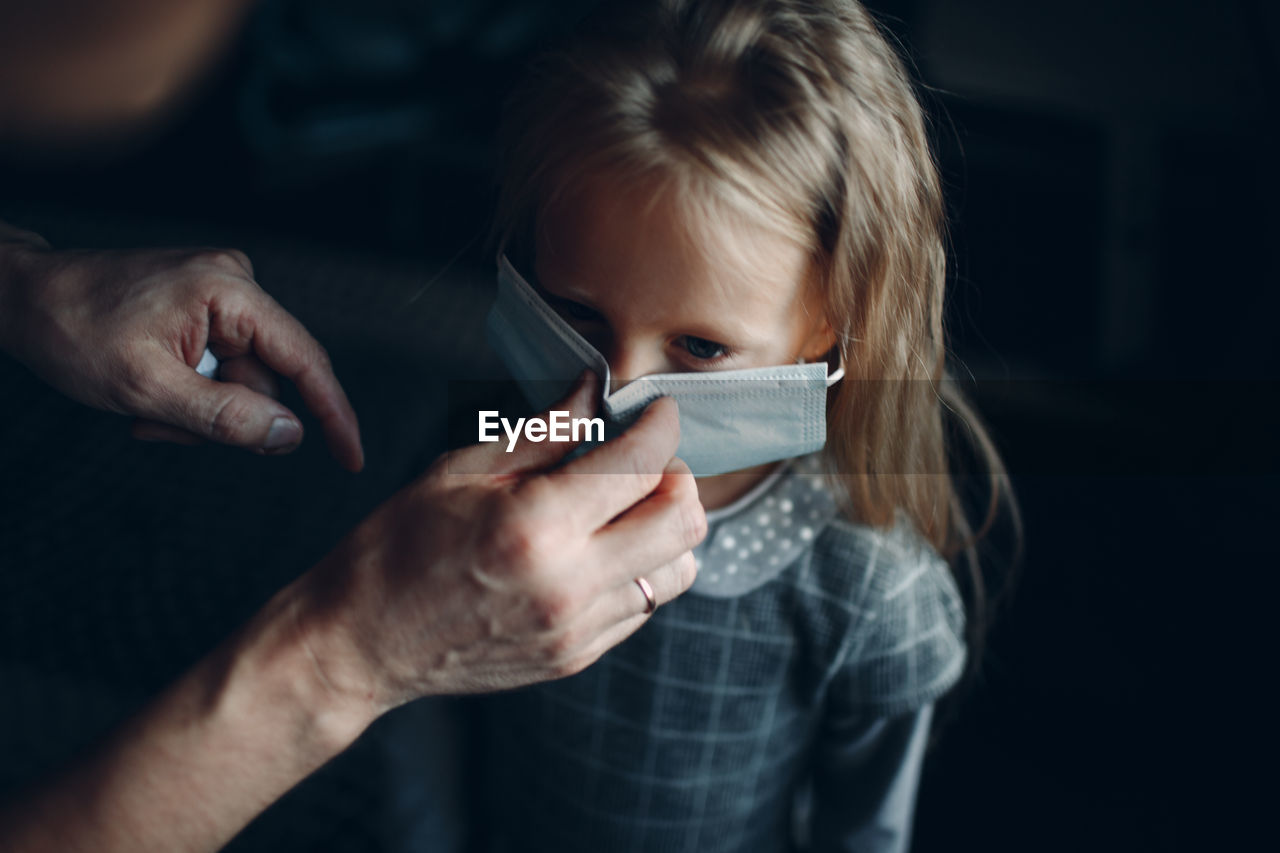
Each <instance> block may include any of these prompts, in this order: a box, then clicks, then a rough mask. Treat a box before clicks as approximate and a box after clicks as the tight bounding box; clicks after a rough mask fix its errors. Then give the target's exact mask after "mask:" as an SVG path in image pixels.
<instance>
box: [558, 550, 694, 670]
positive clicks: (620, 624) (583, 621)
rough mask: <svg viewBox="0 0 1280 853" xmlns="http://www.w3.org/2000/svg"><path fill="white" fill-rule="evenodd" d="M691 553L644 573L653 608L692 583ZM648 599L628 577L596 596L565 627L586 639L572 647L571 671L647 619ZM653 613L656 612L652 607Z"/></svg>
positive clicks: (633, 631)
mask: <svg viewBox="0 0 1280 853" xmlns="http://www.w3.org/2000/svg"><path fill="white" fill-rule="evenodd" d="M695 574H696V573H695V569H694V564H693V555H692V554H684V555H683V556H681V557H680V558H679V559H676V560H673V561H672V562H670V563H668V564H667V565H665V566H661V567H659V568H657V569H654V570H652V571H651V572H649V573H648V574H647V575H644V578H645V580H646V581H648V583H649V586H650V588H651V589H652V590H653V597H654V600H655V601H656V602H657V607H662V606H663V605H666V604H669V603H670V602H672V601H674V600H675V599H676V598H678V597H679V596H680V595H681V594H683V593H684V592H685V591H687V590H688V589H689V587H690V586H692V585H693V581H694V577H695ZM648 604H649V602H648V599H647V598H646V597H645V594H644V592H643V591H642V590H641V589H640V584H639V583H637V582H636V580H635V579H634V578H633V579H629V580H628V581H626V582H625V583H623V584H620V585H618V586H616V587H614V588H613V589H611V590H610V591H609V592H608V593H606V594H605V595H603V596H601V597H599V598H598V599H596V601H595V602H593V603H592V604H591V605H590V606H589V607H588V608H587V609H586V611H584V612H583V614H582V615H581V616H580V617H579V618H578V620H577V622H576V624H574V625H572V626H569V627H568V628H566V632H568V633H569V634H570V635H571V636H573V635H576V636H579V637H586V638H589V639H588V640H587V642H586V643H585V645H584V646H583V647H582V648H580V649H578V650H576V652H575V654H574V661H575V663H574V665H573V666H571V667H570V669H572V670H575V671H576V670H578V669H581V668H584V667H586V666H589V665H590V664H591V663H592V662H594V661H595V660H597V659H598V658H599V657H600V656H601V655H602V654H604V653H605V652H607V651H608V650H609V649H611V648H613V647H614V646H616V645H617V644H618V643H620V642H622V641H623V640H625V639H626V638H627V637H629V636H631V634H633V633H635V631H636V630H637V629H638V628H639V627H640V626H641V625H643V624H644V623H645V622H647V621H648V620H649V617H650V616H652V615H653V614H652V613H650V612H648ZM654 612H657V608H655V610H654Z"/></svg>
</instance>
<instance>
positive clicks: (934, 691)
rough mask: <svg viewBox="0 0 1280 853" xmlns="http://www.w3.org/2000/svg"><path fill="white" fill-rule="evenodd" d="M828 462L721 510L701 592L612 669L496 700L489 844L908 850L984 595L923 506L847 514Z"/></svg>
mask: <svg viewBox="0 0 1280 853" xmlns="http://www.w3.org/2000/svg"><path fill="white" fill-rule="evenodd" d="M817 466H818V460H817V458H816V457H807V458H804V459H800V460H793V461H792V462H791V463H788V464H787V465H785V466H783V467H782V468H781V469H780V470H779V471H777V472H775V473H774V475H772V476H771V477H770V478H769V479H768V480H766V481H765V482H764V483H762V484H761V486H760V487H757V488H756V489H754V490H753V491H752V493H750V494H748V495H746V496H745V497H744V498H742V499H740V500H738V501H736V502H735V503H734V505H733V506H731V507H727V508H725V509H724V510H720V511H717V512H715V513H712V514H710V517H709V521H710V530H709V533H708V536H707V538H706V540H705V541H704V542H703V544H702V545H700V546H699V548H698V550H697V551H695V555H696V556H697V558H698V560H699V564H700V568H699V574H698V580H697V582H696V583H695V585H694V587H693V589H692V590H691V591H690V592H689V593H687V594H685V595H684V596H683V597H681V598H680V599H678V600H676V601H674V602H672V603H670V604H668V605H666V606H664V607H662V608H660V609H659V610H658V612H657V613H655V614H654V616H653V618H652V619H651V620H650V621H649V623H647V624H646V625H645V626H644V627H643V628H642V629H641V630H639V631H638V632H636V634H635V635H633V636H632V637H631V638H629V639H628V640H627V641H626V642H624V643H622V644H621V645H620V646H618V647H617V648H615V649H614V650H612V651H610V652H609V653H608V654H606V655H605V656H604V657H602V658H601V659H600V660H599V661H598V662H597V663H596V664H594V665H593V666H591V667H589V668H588V669H587V670H585V671H584V672H582V673H580V674H578V675H576V676H573V677H571V678H567V679H563V680H560V681H556V682H552V683H549V684H543V685H538V686H534V687H530V688H527V689H523V690H519V691H515V692H512V693H507V694H504V695H501V696H497V697H493V698H491V699H488V700H486V701H485V704H484V708H485V711H486V713H485V718H484V719H485V723H484V731H485V744H486V750H487V760H486V762H485V767H486V770H487V772H486V774H485V775H486V785H485V793H486V797H485V802H484V811H483V814H484V816H485V820H484V821H483V827H482V833H481V834H482V839H481V841H482V843H481V846H482V847H483V848H486V849H489V850H502V851H506V850H521V851H524V850H554V851H559V853H565V851H578V850H581V851H592V853H601V851H699V853H712V851H784V850H792V849H796V848H810V849H814V850H867V851H897V850H905V849H906V848H907V846H908V844H909V837H910V824H911V817H912V813H913V807H914V802H915V791H916V785H917V781H918V778H919V767H920V762H921V759H922V756H923V746H924V741H925V738H926V735H927V732H928V726H929V719H930V713H931V710H932V703H933V702H934V701H935V700H936V699H938V698H939V697H940V696H942V694H943V693H945V692H946V691H947V690H948V689H949V688H950V687H951V686H952V685H953V684H954V683H955V682H956V680H957V679H958V678H959V676H960V674H961V671H962V670H963V667H964V659H965V648H964V642H963V639H962V638H963V623H964V616H963V608H962V605H961V600H960V596H959V594H958V592H957V590H956V587H955V586H954V584H953V581H952V578H951V575H950V572H949V570H948V567H947V565H946V563H945V562H944V561H943V560H942V559H941V558H940V557H939V556H938V555H937V554H936V553H935V552H934V551H933V550H932V549H931V548H930V547H929V546H928V545H927V544H925V543H924V542H923V541H922V540H921V539H920V538H919V537H918V536H916V535H915V534H914V532H913V531H912V528H911V527H910V525H909V524H908V523H907V522H906V521H905V519H900V520H899V523H898V524H897V526H896V527H895V528H894V529H892V530H877V529H873V528H870V527H866V526H862V525H857V524H853V523H850V522H848V521H846V520H844V519H843V518H841V517H839V516H838V515H837V512H836V508H835V504H834V502H833V501H832V499H831V496H830V495H829V493H828V492H827V490H826V486H825V484H824V482H823V480H822V478H821V477H820V476H818V474H817V471H818V467H817Z"/></svg>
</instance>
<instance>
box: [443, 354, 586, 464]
mask: <svg viewBox="0 0 1280 853" xmlns="http://www.w3.org/2000/svg"><path fill="white" fill-rule="evenodd" d="M599 389H600V379H599V377H597V376H596V375H595V374H594V373H592V372H591V371H589V370H588V371H583V373H582V375H581V376H579V377H578V379H577V380H576V381H575V382H574V384H573V387H572V388H570V389H569V392H568V394H566V395H565V396H564V397H563V398H562V399H561V400H559V401H557V402H555V403H552V404H551V406H550V407H549V408H548V409H547V410H546V411H544V412H542V413H541V414H540V415H538V417H540V418H543V419H544V420H546V419H548V418H549V416H550V413H551V412H555V411H562V412H563V411H567V412H569V417H570V418H585V417H591V416H592V415H593V414H594V413H595V401H596V397H597V395H598V393H599ZM580 443H581V442H580V441H550V440H544V441H538V442H534V441H529V440H527V439H525V438H524V437H523V436H522V437H521V438H519V439H518V440H517V441H516V444H515V447H514V449H512V451H511V452H510V453H508V452H507V444H508V441H507V438H506V436H504V435H499V436H498V440H497V441H496V442H485V443H482V444H476V445H472V446H470V447H464V448H462V449H461V450H458V451H455V452H454V453H452V454H451V455H450V458H449V472H450V473H452V474H487V475H491V476H495V477H503V476H507V475H510V474H515V473H518V472H525V471H539V470H542V469H546V468H550V467H552V466H553V465H556V464H558V463H559V462H560V461H561V460H562V459H564V457H565V456H567V455H569V453H571V452H572V451H573V449H574V448H576V447H577V446H578V445H579V444H580Z"/></svg>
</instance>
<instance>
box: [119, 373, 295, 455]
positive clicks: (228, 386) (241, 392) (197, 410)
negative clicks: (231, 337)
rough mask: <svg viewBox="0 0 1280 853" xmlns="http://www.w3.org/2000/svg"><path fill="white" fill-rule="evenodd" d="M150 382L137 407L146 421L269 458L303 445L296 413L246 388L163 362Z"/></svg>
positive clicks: (166, 437)
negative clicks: (266, 455)
mask: <svg viewBox="0 0 1280 853" xmlns="http://www.w3.org/2000/svg"><path fill="white" fill-rule="evenodd" d="M148 377H149V382H150V383H151V384H150V386H149V387H148V389H146V392H145V393H144V395H143V397H142V398H141V399H140V400H138V401H137V403H136V406H135V407H134V408H135V410H136V411H137V412H138V413H139V414H140V415H141V416H142V417H143V419H144V420H150V421H160V422H161V423H163V424H167V425H169V426H170V427H176V428H177V429H179V430H183V431H186V432H189V433H192V434H194V435H196V436H199V437H201V438H204V439H207V440H209V441H216V442H218V443H220V444H230V445H234V446H236V447H245V448H249V449H252V450H260V451H263V452H265V453H285V452H288V451H290V450H292V449H293V448H295V447H297V445H298V444H299V443H300V442H301V441H302V424H301V423H300V422H299V421H298V419H297V417H296V416H295V415H294V414H293V413H292V412H290V411H289V410H288V409H287V408H286V407H284V406H283V405H281V404H280V403H278V402H276V401H275V400H273V399H271V398H270V397H267V396H265V395H263V394H260V393H258V392H257V391H254V390H252V389H250V388H248V387H246V386H244V385H240V384H238V383H235V382H214V381H213V380H211V379H205V378H204V377H203V376H201V375H199V374H198V373H196V372H195V371H193V370H191V368H190V367H187V366H186V365H183V364H182V363H181V362H179V361H177V360H168V361H161V366H159V367H157V368H155V369H154V370H153V371H152V373H150V374H148ZM146 433H147V430H146V429H144V435H145V434H146ZM135 434H136V433H135ZM150 434H152V435H156V433H155V432H154V431H151V433H150ZM169 436H172V434H171V433H170V434H167V435H166V436H165V437H164V440H168V437H169Z"/></svg>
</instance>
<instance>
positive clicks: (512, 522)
mask: <svg viewBox="0 0 1280 853" xmlns="http://www.w3.org/2000/svg"><path fill="white" fill-rule="evenodd" d="M503 504H504V505H505V507H508V508H505V509H504V508H500V509H499V510H498V515H499V518H500V520H499V521H498V524H497V525H496V527H495V530H494V538H493V544H494V548H495V556H496V558H497V560H498V561H499V562H500V563H501V564H502V565H504V566H506V568H507V569H508V571H511V572H516V573H521V574H529V575H537V574H539V573H540V572H542V571H544V568H543V567H544V566H545V565H546V564H547V563H548V561H549V558H550V557H551V556H552V555H553V554H554V553H555V542H554V541H553V533H552V531H550V530H549V528H548V527H547V526H546V525H543V524H537V523H535V522H534V519H531V518H529V517H528V516H527V515H526V514H525V513H524V512H522V511H519V510H512V509H510V508H509V506H510V504H509V503H508V501H507V500H504V501H503Z"/></svg>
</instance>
